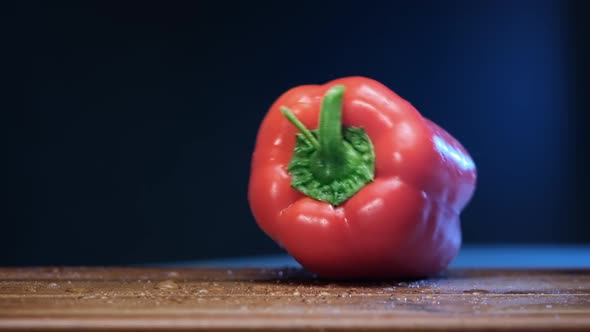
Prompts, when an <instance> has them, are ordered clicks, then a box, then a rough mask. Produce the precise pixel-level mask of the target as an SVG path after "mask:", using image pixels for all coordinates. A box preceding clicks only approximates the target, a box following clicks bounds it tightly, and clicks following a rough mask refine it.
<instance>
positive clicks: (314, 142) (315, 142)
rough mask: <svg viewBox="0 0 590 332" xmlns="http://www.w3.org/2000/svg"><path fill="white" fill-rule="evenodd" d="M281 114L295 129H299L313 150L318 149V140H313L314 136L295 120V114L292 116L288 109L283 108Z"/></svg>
mask: <svg viewBox="0 0 590 332" xmlns="http://www.w3.org/2000/svg"><path fill="white" fill-rule="evenodd" d="M281 113H283V115H284V116H285V117H286V118H287V120H289V122H291V123H292V124H293V125H294V126H295V127H296V128H297V129H299V131H300V132H301V133H302V134H303V136H305V138H307V140H308V141H309V143H311V145H313V147H314V148H316V149H317V150H319V149H320V143H319V142H318V140H317V139H316V138H315V136H313V134H312V133H311V131H309V129H307V127H305V125H304V124H303V123H302V122H301V121H299V119H297V116H295V114H293V112H292V111H291V110H290V109H288V108H287V107H285V106H283V107H281Z"/></svg>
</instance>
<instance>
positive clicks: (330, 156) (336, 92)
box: [318, 85, 344, 163]
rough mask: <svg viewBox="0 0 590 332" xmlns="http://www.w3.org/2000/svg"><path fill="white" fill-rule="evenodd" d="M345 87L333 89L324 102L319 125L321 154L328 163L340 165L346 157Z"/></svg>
mask: <svg viewBox="0 0 590 332" xmlns="http://www.w3.org/2000/svg"><path fill="white" fill-rule="evenodd" d="M343 96H344V86H342V85H335V86H333V87H331V88H330V89H329V90H328V92H326V95H325V96H324V99H323V101H322V110H321V113H320V125H319V133H318V137H319V143H320V148H319V154H320V155H321V156H322V157H323V158H325V160H326V161H330V162H336V163H338V162H339V161H340V160H339V159H341V158H343V157H344V139H343V137H342V99H343Z"/></svg>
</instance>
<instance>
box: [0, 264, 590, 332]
mask: <svg viewBox="0 0 590 332" xmlns="http://www.w3.org/2000/svg"><path fill="white" fill-rule="evenodd" d="M80 329H93V330H107V331H114V330H186V329H194V330H217V331H221V330H244V329H245V330H253V331H254V330H256V331H277V330H281V331H283V330H300V331H312V330H317V331H334V330H359V329H363V330H378V331H383V330H404V331H415V330H433V331H434V330H436V331H446V330H470V331H475V330H477V331H479V330H515V329H517V330H527V331H539V330H550V331H558V330H590V270H535V271H530V270H452V271H448V272H446V273H443V274H441V275H439V276H437V277H433V278H429V279H422V280H407V281H399V280H383V281H374V282H361V281H359V282H337V281H329V280H320V279H317V278H315V277H313V276H311V275H308V274H306V273H305V272H303V271H301V270H298V269H239V270H225V269H187V268H184V269H164V268H155V269H154V268H25V269H8V268H5V269H0V330H11V331H14V330H52V331H56V330H80Z"/></svg>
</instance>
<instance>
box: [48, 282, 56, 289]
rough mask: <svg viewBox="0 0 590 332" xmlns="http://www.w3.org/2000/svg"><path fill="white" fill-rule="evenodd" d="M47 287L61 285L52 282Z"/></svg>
mask: <svg viewBox="0 0 590 332" xmlns="http://www.w3.org/2000/svg"><path fill="white" fill-rule="evenodd" d="M47 288H59V285H58V284H56V283H55V282H52V283H50V284H49V285H47Z"/></svg>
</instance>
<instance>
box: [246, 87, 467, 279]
mask: <svg viewBox="0 0 590 332" xmlns="http://www.w3.org/2000/svg"><path fill="white" fill-rule="evenodd" d="M335 86H341V87H343V88H344V89H345V90H344V94H343V100H342V109H341V112H342V115H341V116H342V125H343V126H351V127H361V128H364V130H365V131H366V134H367V135H368V136H369V138H370V140H371V142H372V145H373V148H374V178H373V179H372V180H371V181H370V182H369V183H368V184H366V185H364V186H363V187H362V188H361V189H360V190H359V191H357V192H356V193H354V194H353V195H352V196H351V197H349V198H348V199H346V200H345V201H344V202H343V203H341V204H338V205H334V204H331V203H329V202H325V201H320V200H318V199H314V198H312V197H309V196H307V195H305V194H303V193H302V192H300V191H298V190H296V189H295V188H293V187H292V175H291V174H290V172H289V164H290V162H291V159H292V157H293V154H294V149H295V144H296V134H297V133H299V130H298V129H297V128H296V127H295V126H294V125H293V124H292V123H291V122H290V121H289V120H288V119H287V118H286V117H285V115H284V114H283V113H284V112H282V111H281V110H282V108H288V109H290V110H291V111H292V113H293V114H294V115H295V116H296V117H297V118H298V119H299V120H300V121H301V123H302V124H303V125H305V127H307V128H309V129H314V128H317V127H318V124H319V117H320V109H321V105H322V101H323V99H324V97H325V96H326V94H327V92H328V91H329V89H331V88H333V87H335ZM475 184H476V168H475V164H474V162H473V160H472V159H471V157H470V155H469V154H468V152H467V151H466V150H465V149H464V148H463V146H462V145H461V144H460V143H459V142H458V141H457V140H456V139H454V138H453V137H452V136H451V135H449V134H448V133H447V132H446V131H445V130H443V129H442V128H440V127H439V126H438V125H436V124H434V123H433V122H431V121H429V120H428V119H426V118H424V117H422V116H421V115H420V113H419V112H418V111H417V110H416V109H415V108H414V107H413V106H412V105H411V104H410V103H408V102H407V101H405V100H404V99H402V98H401V97H399V96H398V95H397V94H395V93H394V92H393V91H391V90H390V89H388V88H387V87H385V86H384V85H382V84H381V83H379V82H377V81H375V80H372V79H369V78H364V77H347V78H342V79H337V80H334V81H332V82H328V83H326V84H323V85H304V86H299V87H296V88H293V89H291V90H289V91H287V92H286V93H284V94H283V95H282V96H281V97H280V98H279V99H278V100H277V101H276V102H275V103H274V104H273V105H272V107H271V108H270V110H269V112H268V114H267V115H266V117H265V118H264V120H263V122H262V125H261V127H260V130H259V132H258V137H257V141H256V146H255V151H254V153H253V158H252V164H251V175H250V183H249V193H248V197H249V203H250V207H251V210H252V212H253V214H254V217H255V219H256V221H257V223H258V225H259V226H260V227H261V228H262V230H264V232H265V233H266V234H267V235H268V236H270V237H271V238H272V239H274V240H275V241H276V242H277V243H278V244H279V245H280V246H281V247H283V248H284V249H286V250H287V251H288V252H289V254H290V255H291V256H293V257H294V258H295V259H296V260H297V261H298V262H299V263H301V264H302V266H303V267H305V268H306V269H307V270H309V271H311V272H313V273H316V274H318V275H319V276H321V277H328V278H386V277H420V276H427V275H431V274H434V273H437V272H440V271H441V270H443V269H445V268H446V267H447V266H448V265H449V264H450V262H451V261H452V259H453V258H454V257H455V256H456V254H457V252H458V250H459V247H460V245H461V229H460V221H459V214H460V212H461V211H462V209H463V208H464V207H465V206H466V204H467V203H468V202H469V200H470V199H471V197H472V195H473V192H474V190H475Z"/></svg>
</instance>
